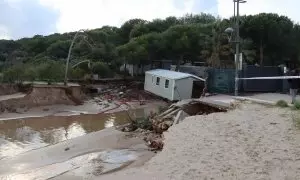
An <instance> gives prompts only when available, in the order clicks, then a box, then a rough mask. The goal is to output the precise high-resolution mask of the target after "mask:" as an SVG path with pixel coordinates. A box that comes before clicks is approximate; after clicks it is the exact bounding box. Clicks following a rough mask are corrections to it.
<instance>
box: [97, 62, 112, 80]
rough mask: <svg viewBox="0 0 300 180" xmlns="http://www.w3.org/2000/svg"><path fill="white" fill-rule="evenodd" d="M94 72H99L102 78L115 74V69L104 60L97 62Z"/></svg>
mask: <svg viewBox="0 0 300 180" xmlns="http://www.w3.org/2000/svg"><path fill="white" fill-rule="evenodd" d="M92 70H93V73H94V74H98V75H99V77H101V78H111V77H113V76H114V73H113V71H112V70H111V69H110V68H109V66H108V65H107V64H105V63H103V62H96V63H95V64H94V65H93V68H92Z"/></svg>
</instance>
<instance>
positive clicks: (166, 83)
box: [144, 69, 205, 101]
mask: <svg viewBox="0 0 300 180" xmlns="http://www.w3.org/2000/svg"><path fill="white" fill-rule="evenodd" d="M195 81H198V82H199V81H202V82H203V81H205V79H202V78H200V77H197V76H195V75H192V74H188V73H182V72H176V71H170V70H163V69H156V70H150V71H146V73H145V85H144V89H145V90H146V91H148V92H150V93H153V94H156V95H158V96H160V97H163V98H166V99H168V100H170V101H177V100H183V99H191V98H192V94H193V87H195ZM196 91H199V92H200V91H202V89H196Z"/></svg>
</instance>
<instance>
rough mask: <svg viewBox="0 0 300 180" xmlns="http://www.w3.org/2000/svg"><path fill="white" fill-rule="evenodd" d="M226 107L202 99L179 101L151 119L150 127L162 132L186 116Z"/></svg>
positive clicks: (223, 109)
mask: <svg viewBox="0 0 300 180" xmlns="http://www.w3.org/2000/svg"><path fill="white" fill-rule="evenodd" d="M225 111H226V109H225V108H223V107H218V106H215V105H211V104H207V103H204V102H202V101H195V100H191V101H180V102H178V103H176V104H173V105H171V106H170V107H169V109H168V110H166V111H165V112H163V113H161V114H160V115H158V116H155V117H154V118H152V119H151V122H152V129H153V131H154V132H156V133H163V132H164V131H166V130H168V129H169V128H170V127H171V126H172V125H173V124H178V123H179V122H181V121H183V120H184V119H185V118H186V117H188V116H194V115H207V114H211V113H215V112H225Z"/></svg>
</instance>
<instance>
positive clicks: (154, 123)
mask: <svg viewBox="0 0 300 180" xmlns="http://www.w3.org/2000/svg"><path fill="white" fill-rule="evenodd" d="M226 111H227V110H226V108H224V107H219V106H216V105H213V104H209V103H205V102H202V101H196V100H188V101H180V102H178V103H176V104H172V105H171V106H170V107H169V108H168V109H167V110H165V111H164V112H162V113H160V114H151V115H150V116H149V117H148V118H146V119H145V121H143V123H146V122H147V126H145V127H146V128H144V127H142V126H140V125H139V124H140V122H139V121H140V120H133V122H132V123H131V124H130V125H128V126H125V127H124V128H123V129H122V130H123V131H125V132H131V131H137V130H138V131H142V130H144V131H145V132H148V133H149V131H150V132H151V133H150V134H151V136H149V134H147V135H146V136H144V135H145V134H144V133H142V136H144V137H145V138H144V140H145V141H146V142H147V145H148V146H149V147H150V148H151V150H161V149H162V147H163V132H164V131H167V130H168V129H169V128H170V127H171V126H172V125H174V124H178V123H180V122H181V121H183V120H184V119H185V118H186V117H188V116H194V115H207V114H210V113H215V112H226ZM149 124H150V126H149ZM141 129H142V130H141ZM135 133H136V132H135ZM140 134H141V133H140Z"/></svg>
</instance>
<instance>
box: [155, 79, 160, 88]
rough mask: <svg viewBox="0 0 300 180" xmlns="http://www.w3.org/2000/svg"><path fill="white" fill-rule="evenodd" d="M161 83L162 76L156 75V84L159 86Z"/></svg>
mask: <svg viewBox="0 0 300 180" xmlns="http://www.w3.org/2000/svg"><path fill="white" fill-rule="evenodd" d="M159 83H160V78H159V77H156V85H158V86H159Z"/></svg>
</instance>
